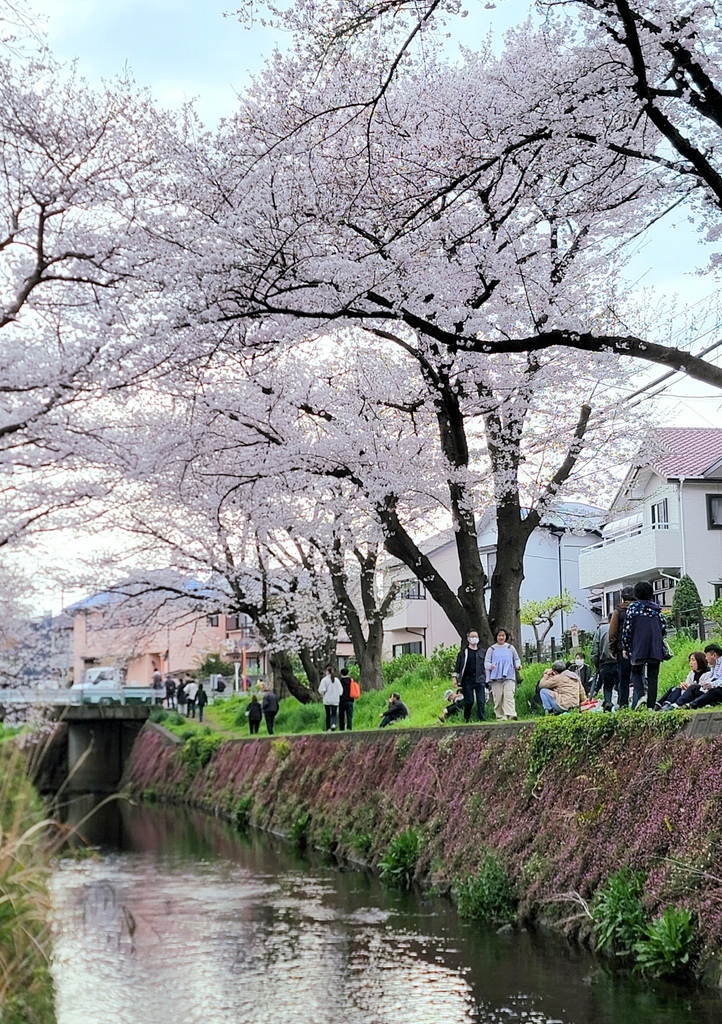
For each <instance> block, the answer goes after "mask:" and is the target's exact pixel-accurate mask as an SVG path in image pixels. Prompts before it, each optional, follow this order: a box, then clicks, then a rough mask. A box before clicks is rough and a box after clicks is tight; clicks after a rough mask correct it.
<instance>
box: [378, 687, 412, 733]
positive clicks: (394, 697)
mask: <svg viewBox="0 0 722 1024" xmlns="http://www.w3.org/2000/svg"><path fill="white" fill-rule="evenodd" d="M408 717H409V709H408V708H407V707H406V705H405V704H404V702H403V701H402V700H401V694H400V693H392V694H391V696H390V697H389V704H388V707H387V708H386V710H385V711H382V712H381V722H380V723H379V724H380V727H381V728H382V729H385V728H386V726H387V725H390V724H391V722H398V721H400V720H401V719H402V718H408Z"/></svg>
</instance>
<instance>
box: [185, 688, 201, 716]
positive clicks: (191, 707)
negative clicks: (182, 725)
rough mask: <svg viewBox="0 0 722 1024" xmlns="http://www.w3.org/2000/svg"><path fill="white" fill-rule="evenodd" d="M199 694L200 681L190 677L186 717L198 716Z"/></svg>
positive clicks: (187, 690) (187, 689)
mask: <svg viewBox="0 0 722 1024" xmlns="http://www.w3.org/2000/svg"><path fill="white" fill-rule="evenodd" d="M197 694H198V683H197V682H196V681H195V679H189V680H188V682H187V683H186V708H187V710H186V718H195V717H196V696H197Z"/></svg>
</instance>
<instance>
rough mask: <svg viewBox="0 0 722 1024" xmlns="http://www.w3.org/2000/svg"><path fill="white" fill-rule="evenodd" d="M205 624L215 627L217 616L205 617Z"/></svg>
mask: <svg viewBox="0 0 722 1024" xmlns="http://www.w3.org/2000/svg"><path fill="white" fill-rule="evenodd" d="M206 622H207V623H208V625H209V626H217V625H218V616H217V615H206Z"/></svg>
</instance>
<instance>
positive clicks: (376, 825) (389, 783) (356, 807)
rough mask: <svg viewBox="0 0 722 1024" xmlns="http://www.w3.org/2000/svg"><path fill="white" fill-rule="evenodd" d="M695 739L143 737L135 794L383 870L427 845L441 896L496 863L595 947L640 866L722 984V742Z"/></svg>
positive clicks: (420, 870)
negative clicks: (595, 912)
mask: <svg viewBox="0 0 722 1024" xmlns="http://www.w3.org/2000/svg"><path fill="white" fill-rule="evenodd" d="M699 717H700V716H697V718H699ZM709 721H710V724H711V719H710V720H709ZM688 723H689V719H688V718H687V717H686V716H685V715H681V714H680V715H678V714H668V715H659V714H657V715H655V714H651V713H646V712H641V713H632V712H627V713H621V714H617V715H613V716H612V715H587V716H584V715H578V716H565V717H564V718H562V719H556V720H552V719H550V720H545V721H542V722H541V723H540V724H539V725H538V726H536V727H523V726H522V727H516V728H514V727H505V726H476V727H465V728H458V729H448V730H443V731H442V730H397V731H393V730H386V731H384V732H378V731H376V732H368V733H353V734H350V735H349V734H346V735H337V734H328V735H320V736H319V735H313V736H301V737H298V738H290V737H288V738H280V739H260V740H242V741H237V740H236V741H230V742H225V743H223V742H221V741H220V740H219V738H218V737H213V736H205V737H204V736H195V737H192V738H191V739H190V740H188V741H187V742H186V743H185V744H179V743H177V742H172V739H171V738H170V737H169V736H168V734H164V732H163V731H162V730H160V729H158V728H157V727H155V728H154V727H146V730H145V731H144V733H143V734H142V735H141V737H140V739H139V740H138V742H137V743H136V746H135V748H134V750H133V753H132V756H131V759H130V762H129V764H128V768H127V772H126V777H125V784H126V785H127V787H128V788H129V789H130V790H131V791H133V792H134V793H136V794H145V795H146V796H147V797H151V798H157V799H162V800H168V801H174V802H184V803H190V804H193V805H195V806H198V807H202V808H204V809H206V810H208V811H211V812H213V813H217V814H223V815H225V816H228V817H230V818H235V819H236V820H237V821H238V822H239V824H246V823H249V824H252V825H254V826H258V827H260V828H264V829H270V830H272V831H276V832H284V833H286V834H289V835H290V836H291V837H292V838H293V839H295V840H296V841H297V842H303V841H307V842H308V843H310V844H312V845H315V846H319V847H321V848H323V849H327V850H329V851H333V852H335V853H336V854H337V855H340V856H348V857H349V858H351V859H362V860H364V861H366V862H367V863H369V864H371V865H372V866H378V865H379V864H380V863H382V862H383V861H384V859H388V855H389V851H390V850H391V849H392V848H393V844H394V841H395V840H396V838H397V837H398V836H399V835H401V834H403V833H405V832H406V831H407V830H408V829H413V830H414V832H415V835H416V837H417V839H418V850H417V853H416V856H415V863H414V864H413V871H414V876H415V878H416V879H417V880H418V881H420V882H422V883H424V884H431V885H433V886H435V887H436V888H437V890H440V891H448V890H454V887H457V891H458V887H459V886H460V885H462V886H463V884H464V883H465V882H467V881H468V879H469V878H474V877H480V876H481V873H482V872H483V870H484V866H485V864H486V863H488V857H489V854H490V853H491V854H492V855H493V858H494V861H495V863H496V864H497V865H501V866H502V867H503V869H504V871H505V873H506V876H507V878H508V880H509V882H510V883H511V886H512V890H513V893H514V899H515V901H516V903H517V906H518V912H519V915H520V917H521V919H522V920H526V921H537V922H538V921H540V920H541V921H544V922H545V923H548V924H552V925H553V926H554V927H556V928H558V929H560V930H562V931H564V932H565V933H566V934H568V935H570V936H575V937H577V938H582V939H584V938H587V937H590V936H591V935H592V921H591V918H590V916H589V913H588V907H589V905H590V904H592V905H593V901H594V898H595V894H597V893H598V892H599V890H600V888H601V887H603V886H604V885H605V884H606V882H607V880H608V878H609V876H610V874H612V873H614V872H617V871H618V870H619V869H620V868H623V867H625V866H629V867H630V868H631V869H633V870H634V871H640V872H644V873H645V876H646V880H645V882H644V887H643V895H642V900H643V904H644V910H645V913H646V914H647V915H648V916H649V919H650V920H651V919H652V918H653V917H654V916H655V915H659V914H660V913H661V912H662V911H664V910H665V909H666V908H668V907H675V908H679V909H687V910H689V911H690V912H691V913H692V915H693V917H694V920H695V928H696V931H697V935H698V944H697V949H696V957H697V962H698V964H706V965H708V966H707V968H706V970H707V977H708V980H714V981H715V982H718V981H719V970H718V969H717V967H716V963H717V961H718V959H719V957H720V953H721V952H722V877H721V873H720V872H719V871H718V867H717V865H718V860H719V849H720V845H719V844H720V837H722V792H721V791H720V786H719V780H720V774H721V771H722V738H720V737H718V736H710V737H703V738H698V737H697V736H695V735H690V734H688V733H687V732H685V729H689V727H690V724H691V723H689V724H688ZM694 731H695V732H699V731H700V730H699V728H698V727H697V728H695V730H694ZM710 965H711V966H710Z"/></svg>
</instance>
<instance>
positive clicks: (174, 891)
mask: <svg viewBox="0 0 722 1024" xmlns="http://www.w3.org/2000/svg"><path fill="white" fill-rule="evenodd" d="M116 809H117V810H118V811H119V813H120V817H119V820H118V821H117V822H116V823H115V824H113V823H112V822H111V821H110V819H109V813H110V811H111V810H113V811H115V810H116ZM77 815H78V816H83V817H85V816H86V815H87V808H86V806H85V804H82V806H81V807H80V809H79V810H78V812H77ZM73 816H74V812H71V813H70V814H69V820H72V819H73ZM91 820H92V819H91ZM96 824H97V835H96V836H95V837H91V839H92V840H93V841H100V842H101V843H102V842H103V837H106V840H107V837H108V836H110V835H112V836H113V837H114V841H115V842H116V843H118V845H120V846H122V847H124V848H125V850H126V852H125V853H111V854H108V855H105V856H104V857H99V858H97V859H92V860H85V861H81V862H73V861H63V862H61V863H59V864H58V867H57V871H56V874H55V876H54V878H53V896H54V900H55V904H56V918H57V927H56V941H55V963H54V975H55V980H56V988H57V1024H106V1022H107V1021H110V1020H112V1021H114V1024H115V1022H117V1024H137V1022H138V1021H149V1022H152V1024H235V1022H238V1024H298V1022H302V1024H306V1022H309V1024H589V1022H590V1021H593V1022H594V1024H618V1021H619V1020H622V1019H625V1020H626V1019H633V1020H634V1021H635V1024H711V1022H712V1021H713V1020H717V1019H718V1014H719V1009H720V1002H719V999H718V997H717V996H716V995H715V996H714V997H710V999H712V998H714V1003H713V1004H712V1003H710V1008H709V1013H707V1007H706V1005H705V1004H703V1003H701V1002H699V1001H697V1002H694V1001H693V1000H692V1001H690V997H689V996H687V1000H686V1001H685V1002H683V1001H682V1000H681V999H676V998H672V997H670V998H669V999H667V1000H666V1001H665V1002H664V1003H662V1002H661V1001H660V1000H658V999H657V997H656V996H655V995H654V994H653V993H650V992H649V991H646V990H643V989H642V988H639V989H638V988H636V987H632V986H631V985H629V984H628V983H626V982H623V981H620V982H614V981H612V980H611V979H610V978H608V977H607V975H606V974H605V973H604V972H603V971H602V970H601V969H600V968H599V967H598V965H596V964H595V963H594V961H593V960H591V958H589V957H587V956H585V955H583V954H580V953H575V952H574V951H572V950H570V949H569V948H568V947H567V946H566V944H563V943H562V944H557V943H555V942H554V941H553V940H551V939H547V940H545V942H544V943H540V942H538V941H536V940H534V938H533V937H532V936H530V935H528V934H526V933H516V934H511V935H505V936H499V935H497V934H496V933H495V932H494V931H493V930H489V931H485V930H483V929H481V928H479V927H477V926H470V925H463V924H460V923H459V921H458V920H457V918H456V916H455V914H454V912H453V910H452V908H451V906H450V904H449V903H448V902H446V901H443V900H439V899H435V900H426V901H421V900H418V899H416V898H415V897H414V896H413V895H409V894H406V893H398V892H390V891H388V890H384V889H382V888H380V887H379V886H378V885H377V883H376V882H375V881H374V880H373V879H370V878H368V877H367V876H366V875H365V874H363V873H358V872H339V871H338V870H337V868H336V867H334V866H330V865H326V866H320V867H311V866H310V865H309V863H308V862H307V861H305V860H303V859H300V858H298V857H297V856H296V855H295V854H294V853H293V852H292V851H290V850H289V849H288V848H285V847H284V848H279V847H278V846H277V845H275V844H273V843H272V842H271V841H270V840H269V839H268V838H265V837H264V838H263V839H259V838H258V837H243V836H238V835H237V834H236V833H234V832H233V830H232V829H231V828H230V827H228V826H225V825H224V824H223V823H222V822H219V821H217V820H215V819H212V818H209V817H205V816H202V815H189V814H186V813H185V812H183V811H182V810H179V809H172V808H163V807H143V806H141V807H135V808H134V807H130V806H128V805H124V804H121V805H120V806H119V807H117V808H116V805H115V804H111V805H107V804H106V805H104V806H103V807H102V808H101V810H100V812H99V813H98V815H97V819H96ZM695 998H696V997H695Z"/></svg>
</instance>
